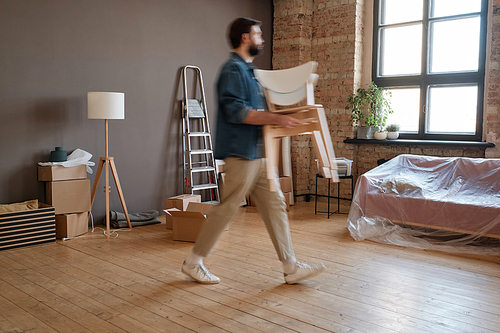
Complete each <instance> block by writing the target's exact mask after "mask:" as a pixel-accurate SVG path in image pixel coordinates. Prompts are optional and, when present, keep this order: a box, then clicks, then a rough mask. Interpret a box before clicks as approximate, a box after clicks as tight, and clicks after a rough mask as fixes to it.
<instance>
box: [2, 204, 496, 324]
mask: <svg viewBox="0 0 500 333" xmlns="http://www.w3.org/2000/svg"><path fill="white" fill-rule="evenodd" d="M289 216H290V227H291V231H292V239H293V244H294V250H295V253H296V255H297V258H298V259H299V260H300V261H305V262H311V263H315V262H323V263H324V264H325V265H326V266H327V269H326V272H325V273H323V274H321V275H319V276H318V277H316V278H314V279H311V280H309V281H305V282H303V283H301V284H297V285H291V286H290V285H287V284H284V280H283V273H282V267H281V263H280V262H279V261H278V260H277V256H276V253H275V251H274V248H273V245H272V243H271V241H270V239H269V237H268V235H267V232H266V229H265V227H264V224H263V222H262V220H261V219H260V216H259V215H258V213H257V211H256V209H255V208H253V207H242V208H241V209H240V212H239V214H238V216H237V217H236V219H235V221H234V223H233V224H232V225H231V226H230V228H229V231H226V232H224V234H223V236H222V237H221V239H220V241H219V243H218V244H217V246H216V248H215V250H214V252H213V255H212V256H211V257H209V258H207V259H206V260H205V263H206V266H207V267H208V268H209V269H210V270H211V271H212V273H214V274H216V275H217V276H219V277H220V278H221V283H220V284H218V285H200V284H196V283H194V282H192V281H190V280H189V279H188V278H186V277H185V276H184V275H183V274H182V273H181V272H180V266H181V263H182V261H183V260H184V258H185V257H186V256H187V255H188V254H189V252H190V250H191V248H192V245H193V244H192V243H187V242H175V241H173V240H172V231H171V230H167V229H166V228H165V224H164V223H162V224H157V225H151V226H142V227H136V228H134V229H133V230H132V231H125V230H120V231H118V232H117V233H116V234H115V235H114V238H111V239H109V240H107V239H106V238H105V237H104V236H103V234H102V232H101V231H96V232H94V233H92V232H89V233H87V234H86V235H84V236H83V237H79V238H75V239H71V240H66V241H60V240H58V241H57V242H55V243H51V244H44V245H39V246H33V247H26V248H20V249H13V250H7V251H2V252H0V291H1V294H0V332H44V333H45V332H64V333H66V332H97V333H100V332H367V333H368V332H369V333H377V332H380V333H393V332H400V333H411V332H415V333H422V332H423V333H426V332H432V333H442V332H450V333H451V332H460V333H463V332H484V333H495V332H497V333H498V332H500V258H499V257H494V256H473V255H460V254H451V253H444V252H437V251H424V250H418V249H412V248H404V247H398V246H391V245H385V244H378V243H374V242H370V241H363V242H356V241H354V240H353V239H352V238H351V237H350V235H349V232H348V230H347V228H346V219H347V215H346V214H335V215H332V216H330V218H329V219H328V218H327V216H326V214H316V215H315V214H314V203H306V202H300V203H296V204H295V205H294V206H292V207H291V209H290V212H289Z"/></svg>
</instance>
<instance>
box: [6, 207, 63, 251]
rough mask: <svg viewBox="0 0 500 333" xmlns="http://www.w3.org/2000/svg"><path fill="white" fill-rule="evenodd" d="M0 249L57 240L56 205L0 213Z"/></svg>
mask: <svg viewBox="0 0 500 333" xmlns="http://www.w3.org/2000/svg"><path fill="white" fill-rule="evenodd" d="M0 230H1V231H2V232H0V251H2V250H8V249H14V248H18V247H23V246H30V245H37V244H43V243H48V242H55V241H56V225H55V214H54V207H51V206H48V205H45V204H43V203H39V204H38V209H31V210H23V211H16V212H6V213H0Z"/></svg>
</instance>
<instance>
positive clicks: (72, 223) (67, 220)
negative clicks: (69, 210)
mask: <svg viewBox="0 0 500 333" xmlns="http://www.w3.org/2000/svg"><path fill="white" fill-rule="evenodd" d="M88 217H89V212H83V213H76V214H61V215H56V238H71V237H75V236H79V235H83V234H85V233H87V232H88V231H89V224H88V222H87V221H88Z"/></svg>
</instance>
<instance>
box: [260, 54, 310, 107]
mask: <svg viewBox="0 0 500 333" xmlns="http://www.w3.org/2000/svg"><path fill="white" fill-rule="evenodd" d="M317 66H318V63H317V62H315V61H310V62H307V63H305V64H303V65H300V66H297V67H292V68H288V69H282V70H275V71H272V70H262V69H256V70H255V71H254V72H255V76H256V78H257V80H259V82H260V83H261V84H262V85H263V86H264V88H266V97H267V99H268V102H269V103H272V104H277V105H293V104H297V103H299V102H301V101H303V100H305V99H307V104H314V96H313V94H314V85H315V84H316V82H317V80H318V75H317V74H315V72H316V68H317Z"/></svg>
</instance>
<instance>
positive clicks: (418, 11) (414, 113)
mask: <svg viewBox="0 0 500 333" xmlns="http://www.w3.org/2000/svg"><path fill="white" fill-rule="evenodd" d="M374 4H375V6H374V8H375V11H374V30H373V31H374V34H373V38H374V43H373V45H374V50H373V54H374V57H373V81H374V82H375V83H376V84H377V85H378V86H381V87H386V88H387V89H388V91H390V92H391V94H392V98H391V104H392V108H393V109H394V114H392V115H390V116H389V119H388V123H389V124H390V123H398V124H399V125H400V126H401V131H400V137H401V138H405V139H420V140H463V141H481V139H482V125H483V124H482V122H483V99H484V96H483V94H484V73H485V69H484V66H485V58H486V20H487V8H488V0H375V2H374Z"/></svg>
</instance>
